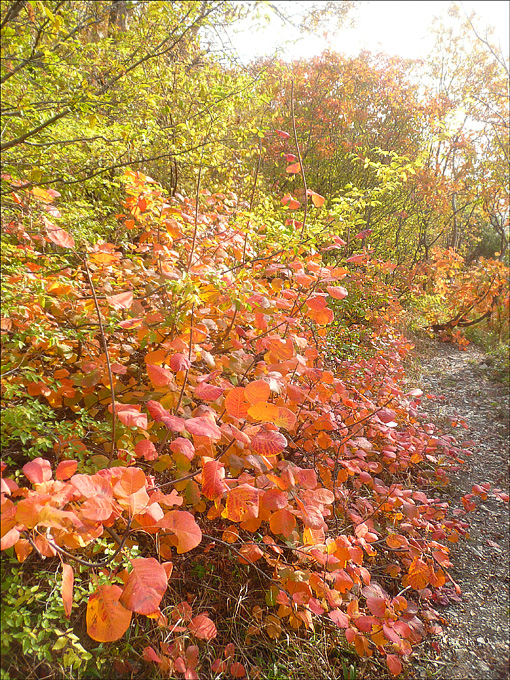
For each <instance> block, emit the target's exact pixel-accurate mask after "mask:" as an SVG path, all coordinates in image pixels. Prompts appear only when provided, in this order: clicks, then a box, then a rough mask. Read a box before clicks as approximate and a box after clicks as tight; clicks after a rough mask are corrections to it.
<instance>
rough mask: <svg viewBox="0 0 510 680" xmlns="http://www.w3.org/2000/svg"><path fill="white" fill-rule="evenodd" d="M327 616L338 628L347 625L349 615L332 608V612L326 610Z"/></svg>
mask: <svg viewBox="0 0 510 680" xmlns="http://www.w3.org/2000/svg"><path fill="white" fill-rule="evenodd" d="M328 616H329V618H330V619H331V620H332V621H333V623H336V625H337V626H338V627H339V628H348V627H349V617H348V616H347V614H344V613H343V612H341V611H340V610H339V609H333V611H332V612H328Z"/></svg>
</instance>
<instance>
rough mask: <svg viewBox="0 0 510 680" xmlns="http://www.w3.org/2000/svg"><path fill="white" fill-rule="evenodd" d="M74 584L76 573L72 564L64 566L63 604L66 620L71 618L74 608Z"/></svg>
mask: <svg viewBox="0 0 510 680" xmlns="http://www.w3.org/2000/svg"><path fill="white" fill-rule="evenodd" d="M73 584H74V572H73V568H72V567H71V565H70V564H63V565H62V602H63V603H64V613H65V615H66V618H68V619H69V618H71V608H72V606H73Z"/></svg>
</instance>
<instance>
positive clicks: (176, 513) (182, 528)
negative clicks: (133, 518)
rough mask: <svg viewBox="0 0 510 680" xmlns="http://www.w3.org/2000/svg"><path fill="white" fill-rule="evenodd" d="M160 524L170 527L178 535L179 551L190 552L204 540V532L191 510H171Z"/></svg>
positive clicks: (164, 527) (163, 526) (166, 527)
mask: <svg viewBox="0 0 510 680" xmlns="http://www.w3.org/2000/svg"><path fill="white" fill-rule="evenodd" d="M158 526H160V527H162V528H163V529H169V530H170V531H172V532H173V533H174V534H175V535H176V536H177V552H178V553H179V554H181V553H185V552H189V551H190V550H193V548H196V547H197V545H199V544H200V542H201V541H202V532H201V530H200V527H199V526H198V524H197V523H196V522H195V518H194V517H193V515H192V514H191V513H190V512H186V511H185V510H170V512H167V513H166V515H165V516H164V517H163V518H162V519H160V520H159V521H158Z"/></svg>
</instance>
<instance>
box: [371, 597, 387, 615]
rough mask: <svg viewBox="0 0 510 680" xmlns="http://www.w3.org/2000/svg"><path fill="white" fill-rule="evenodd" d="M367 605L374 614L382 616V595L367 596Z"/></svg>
mask: <svg viewBox="0 0 510 680" xmlns="http://www.w3.org/2000/svg"><path fill="white" fill-rule="evenodd" d="M367 607H368V608H369V610H370V612H371V613H372V614H373V615H374V616H380V617H383V616H384V612H385V611H386V600H385V599H384V598H382V597H367Z"/></svg>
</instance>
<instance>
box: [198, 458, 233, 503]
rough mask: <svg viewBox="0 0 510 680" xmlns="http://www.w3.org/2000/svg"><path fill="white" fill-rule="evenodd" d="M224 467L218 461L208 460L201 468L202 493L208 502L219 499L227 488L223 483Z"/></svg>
mask: <svg viewBox="0 0 510 680" xmlns="http://www.w3.org/2000/svg"><path fill="white" fill-rule="evenodd" d="M224 477H225V466H224V465H223V463H220V462H219V461H218V460H208V461H207V462H206V463H204V466H203V468H202V493H203V494H204V496H205V497H206V498H208V499H209V500H211V501H212V500H215V499H216V498H221V497H222V496H223V493H224V491H226V489H227V488H228V487H227V485H226V484H225V482H224V481H223V479H224Z"/></svg>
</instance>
